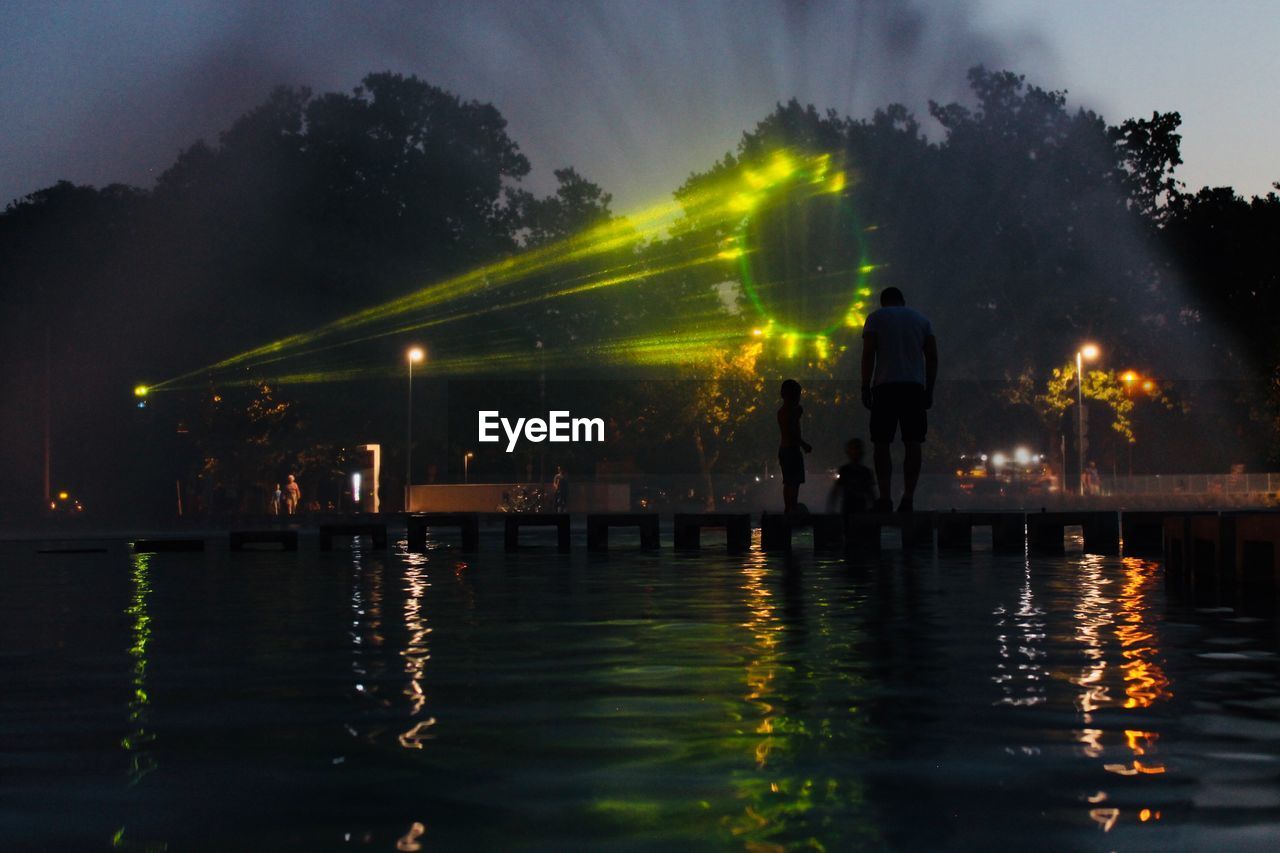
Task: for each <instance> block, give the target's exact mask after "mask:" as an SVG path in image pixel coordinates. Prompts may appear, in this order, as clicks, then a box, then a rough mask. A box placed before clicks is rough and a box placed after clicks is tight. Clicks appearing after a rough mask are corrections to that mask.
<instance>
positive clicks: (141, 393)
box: [133, 385, 151, 398]
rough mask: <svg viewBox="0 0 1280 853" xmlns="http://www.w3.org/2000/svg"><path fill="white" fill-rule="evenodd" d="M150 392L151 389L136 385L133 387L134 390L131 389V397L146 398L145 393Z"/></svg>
mask: <svg viewBox="0 0 1280 853" xmlns="http://www.w3.org/2000/svg"><path fill="white" fill-rule="evenodd" d="M150 390H151V389H150V388H148V387H147V386H146V385H136V386H134V389H133V396H135V397H139V398H141V397H145V396H147V392H148V391H150Z"/></svg>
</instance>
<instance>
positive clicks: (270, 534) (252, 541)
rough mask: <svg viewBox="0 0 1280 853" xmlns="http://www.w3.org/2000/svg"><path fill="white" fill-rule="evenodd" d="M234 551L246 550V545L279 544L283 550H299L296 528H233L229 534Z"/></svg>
mask: <svg viewBox="0 0 1280 853" xmlns="http://www.w3.org/2000/svg"><path fill="white" fill-rule="evenodd" d="M228 539H229V542H230V545H231V550H232V551H244V550H246V549H245V546H246V545H258V544H266V545H279V546H280V550H282V551H296V550H298V531H296V530H232V531H231V533H230V534H229V535H228Z"/></svg>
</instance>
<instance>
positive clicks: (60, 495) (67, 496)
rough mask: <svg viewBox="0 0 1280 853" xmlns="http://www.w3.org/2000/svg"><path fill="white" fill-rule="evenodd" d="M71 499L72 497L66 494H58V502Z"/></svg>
mask: <svg viewBox="0 0 1280 853" xmlns="http://www.w3.org/2000/svg"><path fill="white" fill-rule="evenodd" d="M69 497H70V495H68V494H67V493H66V492H58V500H60V501H65V500H66V499H67V498H69Z"/></svg>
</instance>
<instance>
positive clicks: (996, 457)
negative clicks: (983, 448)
mask: <svg viewBox="0 0 1280 853" xmlns="http://www.w3.org/2000/svg"><path fill="white" fill-rule="evenodd" d="M1008 461H1009V460H1008V459H1007V458H1006V457H1005V455H1004V454H1003V453H996V454H993V455H992V457H991V464H992V465H994V466H996V467H997V468H1001V467H1003V466H1004V463H1006V462H1008Z"/></svg>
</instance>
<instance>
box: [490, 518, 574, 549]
mask: <svg viewBox="0 0 1280 853" xmlns="http://www.w3.org/2000/svg"><path fill="white" fill-rule="evenodd" d="M522 527H554V528H555V529H556V550H557V551H559V552H560V553H561V554H567V553H569V514H568V513H567V512H512V513H508V514H507V515H506V516H504V517H503V520H502V533H503V536H502V544H503V547H504V548H505V549H506V550H507V551H515V550H518V549H519V547H520V528H522Z"/></svg>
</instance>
